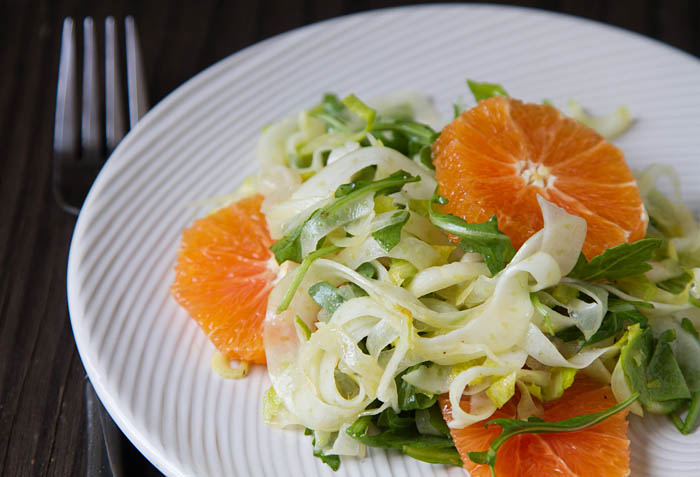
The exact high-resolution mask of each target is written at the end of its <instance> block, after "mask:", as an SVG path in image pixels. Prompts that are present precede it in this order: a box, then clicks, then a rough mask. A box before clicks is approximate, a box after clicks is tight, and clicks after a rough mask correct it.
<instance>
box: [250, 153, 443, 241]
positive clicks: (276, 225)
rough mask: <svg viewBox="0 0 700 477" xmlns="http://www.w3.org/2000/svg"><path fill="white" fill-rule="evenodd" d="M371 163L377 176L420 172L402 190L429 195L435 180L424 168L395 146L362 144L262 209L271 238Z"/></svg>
mask: <svg viewBox="0 0 700 477" xmlns="http://www.w3.org/2000/svg"><path fill="white" fill-rule="evenodd" d="M373 165H376V166H377V175H376V178H377V179H381V178H384V177H386V176H388V175H390V174H391V173H393V172H396V171H398V170H404V171H406V172H408V173H409V174H412V175H414V176H416V175H417V176H420V178H421V180H420V181H418V182H413V183H410V184H406V185H405V186H404V190H405V191H406V193H407V194H408V195H409V196H410V197H411V198H414V199H421V200H425V199H430V198H431V197H432V195H433V192H434V190H435V187H436V185H437V183H436V182H435V179H434V178H433V177H432V175H431V173H430V172H428V171H427V170H426V169H425V168H423V167H421V166H419V165H418V164H417V163H416V162H414V161H412V160H411V159H409V158H408V157H406V156H404V155H403V154H401V153H399V152H397V151H395V150H394V149H390V148H387V147H382V146H372V147H363V148H360V149H357V150H355V151H352V152H350V153H348V154H345V155H344V156H342V157H341V158H340V159H338V160H337V161H335V162H333V163H332V164H329V165H327V166H326V167H325V168H323V169H322V170H321V171H320V172H318V173H317V174H316V175H314V176H313V177H311V178H310V179H309V180H307V181H306V182H304V184H302V185H301V187H299V188H298V189H297V190H296V191H295V192H294V193H293V194H292V196H291V197H290V198H289V200H287V201H286V202H283V203H281V204H277V205H274V206H272V207H270V208H268V209H263V213H264V214H265V217H266V219H267V224H268V227H269V229H270V235H271V236H272V238H276V239H277V238H280V237H282V236H283V235H285V234H286V233H288V232H290V231H291V230H293V229H294V227H295V226H296V225H298V224H300V223H302V222H303V221H304V220H306V219H307V218H308V216H309V215H311V213H312V212H313V211H314V210H316V209H317V208H319V207H321V206H322V205H323V204H324V203H325V201H327V200H328V199H330V198H331V197H332V195H333V194H334V193H335V191H336V189H337V188H338V187H339V186H341V185H342V184H347V183H349V182H351V179H352V176H353V175H354V174H355V173H356V172H358V171H360V170H362V169H364V168H366V167H368V166H373Z"/></svg>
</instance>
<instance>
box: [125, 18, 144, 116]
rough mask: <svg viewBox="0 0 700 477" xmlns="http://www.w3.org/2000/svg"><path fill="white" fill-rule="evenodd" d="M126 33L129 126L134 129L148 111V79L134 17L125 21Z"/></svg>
mask: <svg viewBox="0 0 700 477" xmlns="http://www.w3.org/2000/svg"><path fill="white" fill-rule="evenodd" d="M124 33H125V36H126V75H127V78H126V83H127V87H128V88H129V93H128V94H129V124H130V126H131V127H132V128H133V127H134V126H135V125H136V122H137V121H138V120H139V119H141V116H143V115H144V114H145V113H146V111H148V97H147V93H146V79H145V76H144V73H143V61H142V59H141V49H140V47H139V39H138V32H137V31H136V25H135V23H134V17H132V16H128V17H126V19H125V20H124Z"/></svg>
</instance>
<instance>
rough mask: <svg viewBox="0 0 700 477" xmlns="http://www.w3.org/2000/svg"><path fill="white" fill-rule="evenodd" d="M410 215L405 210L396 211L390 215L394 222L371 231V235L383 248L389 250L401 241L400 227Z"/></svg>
mask: <svg viewBox="0 0 700 477" xmlns="http://www.w3.org/2000/svg"><path fill="white" fill-rule="evenodd" d="M410 217H411V214H410V213H409V212H408V211H407V210H400V211H398V212H396V213H395V214H394V215H392V216H391V219H392V221H393V222H394V223H392V224H391V225H387V226H386V227H384V228H382V229H379V230H377V231H375V232H372V237H374V240H376V241H377V243H379V245H381V246H382V248H383V249H384V250H386V251H387V252H388V251H390V250H391V249H392V248H394V247H396V245H398V243H399V242H400V241H401V229H402V228H403V226H404V225H406V222H408V219H409V218H410Z"/></svg>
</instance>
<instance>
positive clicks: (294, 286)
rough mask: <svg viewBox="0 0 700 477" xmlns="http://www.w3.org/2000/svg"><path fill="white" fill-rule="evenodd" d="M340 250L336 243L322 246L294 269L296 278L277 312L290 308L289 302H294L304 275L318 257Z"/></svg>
mask: <svg viewBox="0 0 700 477" xmlns="http://www.w3.org/2000/svg"><path fill="white" fill-rule="evenodd" d="M338 250H340V247H337V246H335V245H331V246H329V247H325V248H321V249H319V250H316V251H315V252H311V253H310V254H309V255H308V256H307V257H306V258H305V259H304V260H303V261H302V262H301V265H299V267H298V268H297V269H296V270H294V278H292V283H290V285H289V288H288V289H287V291H286V292H285V294H284V297H282V302H281V303H280V305H279V306H278V307H277V313H282V312H283V311H284V310H286V309H287V308H289V304H290V303H291V302H292V298H294V294H295V293H296V292H297V289H298V288H299V285H301V281H302V280H303V279H304V275H306V272H307V271H309V267H310V266H311V264H312V263H314V261H315V260H316V259H318V258H321V257H323V256H326V255H329V254H331V253H333V252H337V251H338Z"/></svg>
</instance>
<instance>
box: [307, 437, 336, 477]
mask: <svg viewBox="0 0 700 477" xmlns="http://www.w3.org/2000/svg"><path fill="white" fill-rule="evenodd" d="M304 435H305V436H313V440H312V441H311V445H312V446H313V448H314V457H318V458H319V459H321V462H323V463H324V464H326V465H328V467H330V468H331V469H333V470H334V471H337V470H338V469H339V468H340V456H339V455H335V454H328V455H323V454H322V453H321V452H322V451H321V450H320V449H318V448H317V446H316V433H315V432H314V431H313V430H311V429H309V428H308V427H307V428H306V429H304Z"/></svg>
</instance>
